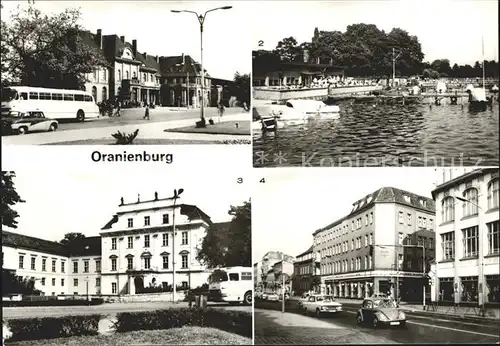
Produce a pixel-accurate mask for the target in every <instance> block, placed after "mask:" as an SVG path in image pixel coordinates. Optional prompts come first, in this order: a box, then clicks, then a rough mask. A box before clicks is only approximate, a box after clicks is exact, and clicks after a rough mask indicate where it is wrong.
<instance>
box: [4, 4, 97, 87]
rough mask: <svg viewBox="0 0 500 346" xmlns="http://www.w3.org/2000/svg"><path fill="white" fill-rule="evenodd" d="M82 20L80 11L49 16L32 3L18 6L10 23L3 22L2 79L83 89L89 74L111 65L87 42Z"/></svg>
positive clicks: (75, 10) (72, 10)
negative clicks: (24, 7)
mask: <svg viewBox="0 0 500 346" xmlns="http://www.w3.org/2000/svg"><path fill="white" fill-rule="evenodd" d="M79 19H80V11H79V10H77V9H66V10H65V11H64V12H62V13H59V14H49V15H48V14H42V13H41V11H40V10H38V9H37V8H35V7H34V6H33V5H32V4H30V5H29V7H28V8H27V9H25V10H21V9H20V8H19V7H18V8H17V12H14V13H13V14H12V15H11V17H10V18H9V21H8V22H7V23H5V22H3V21H2V35H1V46H2V49H1V54H2V55H1V60H2V77H3V78H4V76H7V78H10V79H11V80H15V81H17V82H20V83H21V84H23V85H29V86H43V87H48V88H66V89H81V88H82V87H83V86H84V84H85V74H86V73H90V72H92V71H93V70H94V69H95V68H96V67H97V66H107V62H106V60H105V58H104V56H103V55H101V54H100V52H99V51H98V50H97V49H95V48H93V47H92V46H90V45H88V44H86V43H85V42H84V39H83V35H82V34H83V31H82V28H81V26H80V25H79V24H78V21H79ZM3 78H2V79H3Z"/></svg>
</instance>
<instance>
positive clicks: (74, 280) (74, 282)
mask: <svg viewBox="0 0 500 346" xmlns="http://www.w3.org/2000/svg"><path fill="white" fill-rule="evenodd" d="M73 286H75V287H78V279H73Z"/></svg>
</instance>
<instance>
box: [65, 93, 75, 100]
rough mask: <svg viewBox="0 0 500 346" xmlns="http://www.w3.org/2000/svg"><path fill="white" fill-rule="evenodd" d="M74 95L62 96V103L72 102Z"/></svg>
mask: <svg viewBox="0 0 500 346" xmlns="http://www.w3.org/2000/svg"><path fill="white" fill-rule="evenodd" d="M74 99H75V95H73V94H64V101H74Z"/></svg>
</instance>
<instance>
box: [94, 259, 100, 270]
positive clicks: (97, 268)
mask: <svg viewBox="0 0 500 346" xmlns="http://www.w3.org/2000/svg"><path fill="white" fill-rule="evenodd" d="M95 271H96V272H100V271H101V260H98V259H96V260H95Z"/></svg>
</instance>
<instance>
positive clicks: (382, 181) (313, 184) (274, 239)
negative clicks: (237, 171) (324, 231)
mask: <svg viewBox="0 0 500 346" xmlns="http://www.w3.org/2000/svg"><path fill="white" fill-rule="evenodd" d="M255 174H257V175H259V176H262V177H264V178H265V183H259V184H257V185H256V187H255V188H254V191H253V193H252V243H253V261H254V262H256V261H258V260H259V259H261V258H262V256H263V255H264V254H265V253H266V252H268V251H273V250H276V251H282V252H284V253H286V254H288V255H290V256H297V255H299V254H300V253H302V252H304V251H305V250H307V249H308V248H309V246H311V245H312V239H313V238H312V233H313V232H314V231H316V230H317V229H319V228H322V227H325V226H327V225H328V224H330V223H332V222H334V221H336V220H338V219H340V218H341V217H343V216H345V215H347V214H348V213H349V212H350V211H351V209H352V203H353V202H355V201H357V200H358V199H361V198H363V197H364V196H366V195H368V194H369V193H372V192H374V191H375V190H377V189H379V188H381V187H384V186H392V187H396V188H400V189H402V190H406V191H410V192H413V193H416V194H419V195H421V196H425V197H429V198H432V196H431V191H432V190H433V189H434V186H435V185H434V183H435V182H436V178H437V172H436V170H435V168H336V169H335V168H333V169H332V168H311V169H296V168H295V169H294V168H274V169H259V170H258V171H257V172H256V173H255ZM256 178H257V176H256Z"/></svg>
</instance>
